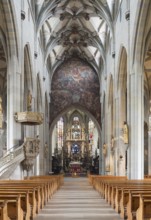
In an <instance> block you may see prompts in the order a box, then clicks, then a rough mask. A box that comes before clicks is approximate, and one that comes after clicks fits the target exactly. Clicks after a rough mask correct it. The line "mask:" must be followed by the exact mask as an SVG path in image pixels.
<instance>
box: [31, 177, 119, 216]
mask: <svg viewBox="0 0 151 220" xmlns="http://www.w3.org/2000/svg"><path fill="white" fill-rule="evenodd" d="M50 219H51V220H60V219H67V220H72V219H74V220H78V219H81V220H82V219H84V220H101V219H102V220H118V219H121V218H120V216H119V215H118V214H117V213H116V212H115V211H114V210H113V209H112V208H111V207H110V206H109V205H108V204H107V203H106V202H105V200H104V199H101V197H100V195H99V193H98V192H97V191H95V190H94V189H93V187H92V186H91V185H90V184H89V183H88V179H87V178H64V185H63V186H62V187H61V189H60V190H59V191H57V192H56V193H55V194H54V195H53V198H52V199H51V200H50V201H49V202H48V204H47V205H46V206H45V207H44V208H43V209H42V210H41V212H40V213H39V214H38V216H37V217H36V218H34V220H50Z"/></svg>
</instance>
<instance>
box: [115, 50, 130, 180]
mask: <svg viewBox="0 0 151 220" xmlns="http://www.w3.org/2000/svg"><path fill="white" fill-rule="evenodd" d="M117 88H118V93H119V111H118V114H119V125H118V127H119V130H118V136H119V137H120V136H121V131H122V137H123V138H122V139H121V138H119V140H118V143H117V146H118V149H117V161H118V163H117V173H118V175H120V176H122V175H123V174H124V175H126V173H127V149H128V141H127V139H126V138H124V137H125V136H124V131H125V130H124V129H125V127H126V128H127V126H128V122H127V112H128V111H127V108H128V106H127V52H126V49H125V48H124V47H122V49H121V54H120V62H119V73H118V84H117ZM126 135H127V134H126Z"/></svg>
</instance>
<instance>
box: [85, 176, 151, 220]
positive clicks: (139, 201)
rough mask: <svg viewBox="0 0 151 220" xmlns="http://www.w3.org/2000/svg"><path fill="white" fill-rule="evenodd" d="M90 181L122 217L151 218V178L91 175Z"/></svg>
mask: <svg viewBox="0 0 151 220" xmlns="http://www.w3.org/2000/svg"><path fill="white" fill-rule="evenodd" d="M88 177H89V182H90V184H92V185H93V187H94V188H95V189H96V190H97V191H98V192H99V193H100V195H101V197H102V198H104V199H105V200H106V201H107V202H108V203H109V204H110V205H111V206H112V207H113V208H114V209H115V210H116V212H118V213H120V216H121V218H123V219H128V220H134V219H136V220H151V179H149V178H147V179H144V180H128V179H127V178H126V177H125V176H122V177H117V176H95V175H89V176H88Z"/></svg>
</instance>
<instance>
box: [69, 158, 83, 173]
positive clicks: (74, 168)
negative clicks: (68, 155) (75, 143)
mask: <svg viewBox="0 0 151 220" xmlns="http://www.w3.org/2000/svg"><path fill="white" fill-rule="evenodd" d="M81 165H82V163H81V162H80V161H72V162H70V164H69V167H70V172H71V174H72V176H73V177H76V176H79V175H80V173H82V167H81Z"/></svg>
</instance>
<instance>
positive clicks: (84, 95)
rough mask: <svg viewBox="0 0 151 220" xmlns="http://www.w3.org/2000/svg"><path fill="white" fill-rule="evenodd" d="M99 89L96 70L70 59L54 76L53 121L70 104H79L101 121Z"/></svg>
mask: <svg viewBox="0 0 151 220" xmlns="http://www.w3.org/2000/svg"><path fill="white" fill-rule="evenodd" d="M99 91H100V87H99V80H98V76H97V74H96V73H95V71H94V70H93V69H92V68H91V67H90V66H89V65H88V64H87V63H85V62H83V61H80V60H78V59H76V58H75V59H71V60H68V61H67V62H66V63H64V64H62V66H61V67H60V68H59V69H58V70H57V71H56V72H55V74H54V75H53V78H52V86H51V106H50V109H51V112H50V118H51V121H52V120H53V119H54V118H56V117H57V115H58V114H60V113H61V112H62V111H64V110H65V109H67V108H69V107H70V106H73V105H79V106H80V107H82V108H84V109H86V110H87V111H89V112H90V113H91V114H92V115H93V116H94V117H95V119H96V120H97V121H98V122H99V123H100V115H101V112H100V98H99V97H100V94H99Z"/></svg>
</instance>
